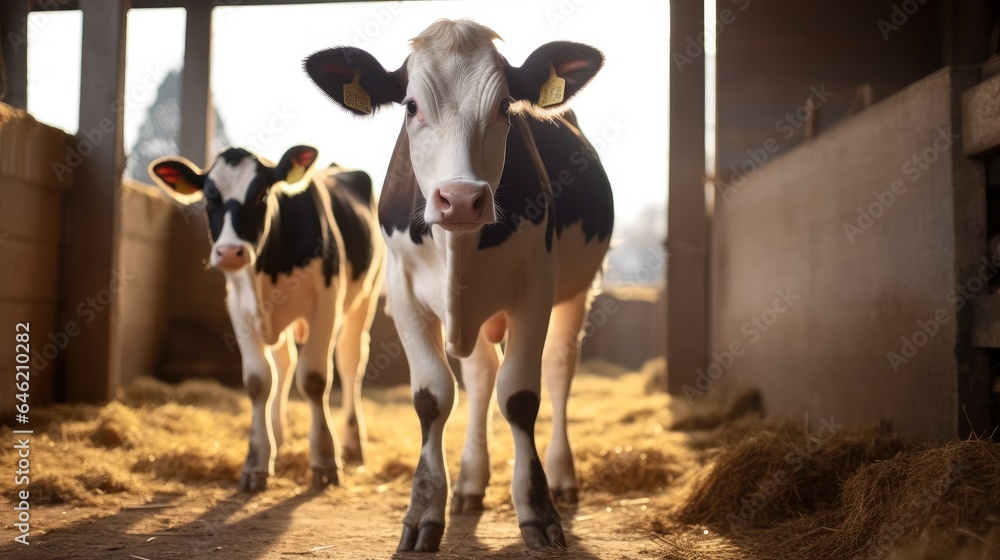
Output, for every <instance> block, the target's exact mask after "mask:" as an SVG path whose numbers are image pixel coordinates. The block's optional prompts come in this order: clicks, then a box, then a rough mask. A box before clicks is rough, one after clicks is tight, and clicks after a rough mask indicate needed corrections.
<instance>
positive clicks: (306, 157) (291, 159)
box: [274, 146, 319, 183]
mask: <svg viewBox="0 0 1000 560" xmlns="http://www.w3.org/2000/svg"><path fill="white" fill-rule="evenodd" d="M318 154H319V150H317V149H316V148H313V147H312V146H295V147H294V148H289V149H288V151H286V152H285V155H283V156H281V161H279V162H278V165H277V166H276V167H275V168H274V171H275V174H276V175H277V178H278V180H281V181H286V182H288V183H295V182H297V181H298V180H299V179H301V178H302V177H303V176H304V175H305V174H306V172H307V171H309V170H310V169H312V166H313V165H315V164H316V156H317V155H318Z"/></svg>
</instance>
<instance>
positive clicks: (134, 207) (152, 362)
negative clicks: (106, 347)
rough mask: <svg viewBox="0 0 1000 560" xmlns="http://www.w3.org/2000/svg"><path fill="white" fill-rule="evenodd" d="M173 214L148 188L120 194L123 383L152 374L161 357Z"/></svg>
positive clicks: (136, 186)
mask: <svg viewBox="0 0 1000 560" xmlns="http://www.w3.org/2000/svg"><path fill="white" fill-rule="evenodd" d="M173 217H174V216H173V209H172V208H171V205H170V203H169V202H167V201H166V200H164V199H163V198H162V197H160V196H159V195H158V193H157V192H156V191H155V190H154V189H153V188H152V187H149V186H147V185H143V184H141V183H137V182H129V183H125V184H124V188H123V191H122V233H121V242H120V250H121V265H120V266H121V271H122V272H121V278H122V282H123V284H124V289H123V290H122V291H121V292H120V297H121V298H122V299H121V308H120V309H121V317H120V321H121V324H122V384H123V385H127V384H128V383H129V382H130V381H132V380H133V379H135V378H136V377H139V376H143V375H152V374H154V373H155V372H156V370H157V368H158V366H159V361H160V359H161V358H162V352H163V339H164V336H165V334H166V330H167V325H168V321H169V317H170V307H169V306H168V300H167V287H168V284H169V272H170V271H169V268H168V265H169V262H170V241H171V233H172V228H171V225H172V223H173Z"/></svg>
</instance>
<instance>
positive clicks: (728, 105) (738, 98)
mask: <svg viewBox="0 0 1000 560" xmlns="http://www.w3.org/2000/svg"><path fill="white" fill-rule="evenodd" d="M724 11H728V13H727V14H726V17H725V18H724V17H723V12H724ZM718 13H719V17H720V24H721V30H720V33H719V37H718V53H719V54H718V79H719V82H718V122H719V136H718V175H719V177H720V179H721V180H722V181H723V182H726V183H731V182H735V183H737V184H740V183H742V180H743V177H744V176H745V175H747V174H752V173H754V172H755V171H756V169H757V168H758V167H759V166H760V165H761V164H763V163H766V161H767V160H769V159H773V158H774V157H776V156H777V155H779V154H782V153H785V152H788V151H789V150H791V149H792V148H794V147H795V146H796V145H798V144H799V143H800V142H802V141H803V140H804V139H805V137H806V135H805V128H806V123H805V122H804V119H803V118H802V117H803V115H804V114H805V104H806V102H807V100H808V99H809V98H810V97H813V101H814V102H817V103H816V107H817V108H818V110H819V125H820V127H821V128H825V127H826V126H827V125H828V124H831V123H833V122H836V121H837V120H838V119H840V118H841V117H842V116H844V115H845V114H846V113H847V112H848V111H849V110H851V108H852V105H853V106H854V107H855V108H857V106H858V105H857V103H858V102H859V101H860V100H859V99H856V93H857V90H858V88H859V87H860V86H862V85H863V84H867V85H868V86H870V87H871V95H872V98H873V100H875V101H878V100H881V99H884V98H886V97H888V96H889V95H891V94H893V93H894V92H896V91H899V90H900V89H901V88H903V87H906V86H907V85H908V84H910V83H912V82H914V81H915V80H918V79H920V78H921V77H923V76H926V75H927V74H929V73H931V72H933V71H935V70H937V69H938V68H941V67H942V66H945V65H958V64H978V63H980V62H982V61H983V59H985V57H986V56H987V53H988V49H987V44H988V42H989V39H990V34H991V32H992V31H993V25H994V23H995V21H996V17H997V16H998V15H1000V5H998V4H997V3H996V2H994V1H992V0H963V1H962V2H949V1H947V0H919V1H918V0H907V1H903V0H812V1H809V2H801V1H794V0H777V1H775V0H772V1H770V2H758V1H753V2H751V1H749V0H719V1H718ZM814 91H822V92H824V94H823V95H821V96H815V97H814V93H813V92H814Z"/></svg>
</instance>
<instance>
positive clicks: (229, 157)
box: [219, 148, 254, 167]
mask: <svg viewBox="0 0 1000 560" xmlns="http://www.w3.org/2000/svg"><path fill="white" fill-rule="evenodd" d="M219 157H221V158H222V160H223V161H224V162H226V165H229V166H231V167H236V166H237V165H239V163H240V162H241V161H243V160H244V159H246V158H248V157H254V155H253V154H252V153H250V152H248V151H247V150H245V149H243V148H226V149H225V150H223V151H222V152H221V153H220V154H219Z"/></svg>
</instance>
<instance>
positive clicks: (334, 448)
mask: <svg viewBox="0 0 1000 560" xmlns="http://www.w3.org/2000/svg"><path fill="white" fill-rule="evenodd" d="M317 315H319V314H317ZM335 324H336V321H335V317H334V316H329V317H317V318H315V319H314V320H313V321H310V324H309V331H310V335H309V341H308V342H306V344H305V346H304V347H303V348H302V353H301V355H300V356H299V364H298V367H297V368H296V370H295V381H296V384H297V385H298V388H299V392H301V393H302V395H303V396H305V398H306V400H307V401H308V402H309V408H310V412H311V413H312V414H311V416H312V423H311V424H310V427H309V467H310V468H312V471H313V486H314V487H316V488H325V487H326V486H328V485H330V484H333V485H335V486H336V485H339V484H340V478H341V475H342V469H343V467H342V464H341V461H340V451H339V449H340V446H339V445H338V442H337V432H336V431H335V430H334V428H333V415H332V413H331V412H330V390H331V389H332V388H333V357H332V356H331V355H330V354H331V351H332V350H333V348H332V346H333V334H334V331H335Z"/></svg>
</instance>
